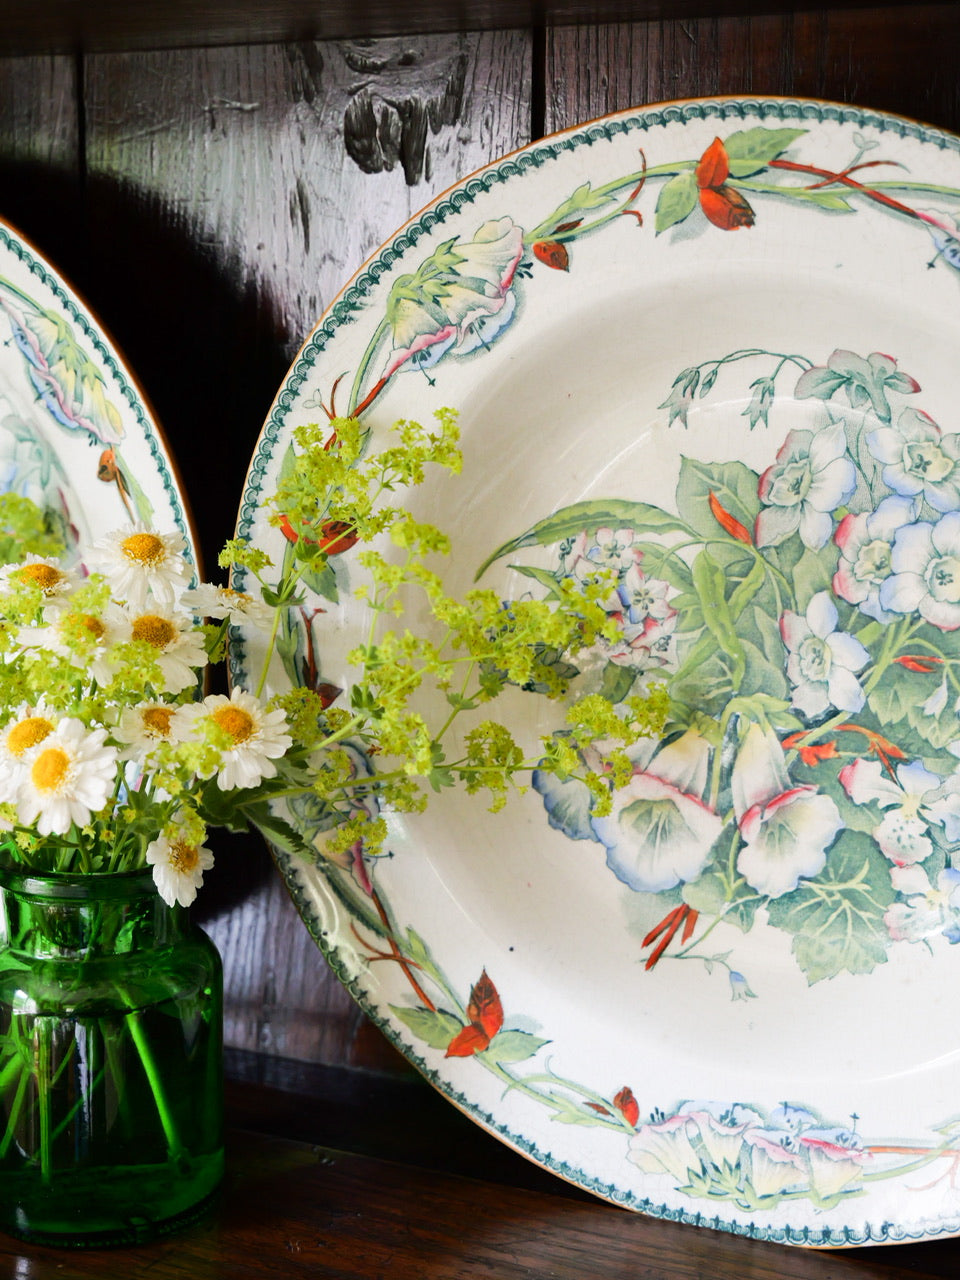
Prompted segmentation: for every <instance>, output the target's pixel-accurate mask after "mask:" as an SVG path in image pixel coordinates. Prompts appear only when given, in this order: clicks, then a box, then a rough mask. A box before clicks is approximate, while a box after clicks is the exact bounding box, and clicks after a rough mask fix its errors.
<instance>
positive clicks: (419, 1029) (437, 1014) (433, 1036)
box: [390, 1004, 463, 1049]
mask: <svg viewBox="0 0 960 1280" xmlns="http://www.w3.org/2000/svg"><path fill="white" fill-rule="evenodd" d="M390 1008H391V1010H392V1012H393V1013H395V1014H396V1015H397V1017H398V1018H399V1019H400V1021H401V1022H403V1023H405V1025H406V1026H408V1027H409V1028H410V1030H411V1031H412V1032H413V1034H414V1035H415V1036H416V1037H417V1039H418V1040H423V1041H424V1043H426V1044H427V1045H429V1046H430V1048H431V1049H446V1047H447V1045H448V1044H449V1043H450V1041H451V1040H452V1039H453V1037H454V1036H455V1035H457V1034H458V1033H459V1032H460V1031H462V1030H463V1024H462V1023H461V1022H460V1020H459V1019H458V1018H455V1017H454V1016H453V1014H452V1013H447V1012H445V1011H444V1010H443V1009H424V1008H423V1007H422V1006H420V1007H418V1008H416V1009H407V1008H404V1007H403V1006H402V1005H393V1004H392V1005H391V1006H390Z"/></svg>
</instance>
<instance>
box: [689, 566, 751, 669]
mask: <svg viewBox="0 0 960 1280" xmlns="http://www.w3.org/2000/svg"><path fill="white" fill-rule="evenodd" d="M726 582H727V579H726V575H725V573H724V572H723V570H722V569H721V567H720V566H719V565H718V564H717V563H716V561H715V560H714V559H713V558H712V557H711V555H710V553H709V552H708V551H701V552H700V554H699V555H698V556H697V558H696V559H695V560H694V562H693V584H694V586H695V587H696V589H697V594H698V595H699V597H700V602H701V605H702V606H703V620H704V623H705V624H706V626H707V629H708V630H709V631H710V633H711V634H712V635H713V637H714V639H715V640H716V642H717V644H718V645H719V646H720V648H721V649H722V650H723V652H724V653H725V654H726V655H727V656H728V657H729V658H730V659H731V660H732V663H733V668H732V671H731V682H732V684H733V687H734V688H735V689H736V688H738V687H739V684H740V681H741V680H742V679H743V673H744V670H745V668H746V658H745V656H744V652H743V646H742V645H741V643H740V638H739V636H738V635H737V630H736V627H735V626H734V623H733V618H732V617H731V614H730V606H729V605H728V603H727V599H726V596H725V594H724V592H725V588H726Z"/></svg>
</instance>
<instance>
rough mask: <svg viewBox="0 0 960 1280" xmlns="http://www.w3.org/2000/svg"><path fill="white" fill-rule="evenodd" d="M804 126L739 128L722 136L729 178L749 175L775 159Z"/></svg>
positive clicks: (799, 135) (798, 134)
mask: <svg viewBox="0 0 960 1280" xmlns="http://www.w3.org/2000/svg"><path fill="white" fill-rule="evenodd" d="M806 132H807V130H806V129H765V128H764V127H763V126H762V125H758V126H757V127H756V128H755V129H740V130H738V131H737V132H736V133H731V134H730V135H729V137H727V138H725V139H724V143H723V145H724V147H725V148H726V151H727V158H728V160H729V162H730V176H731V178H749V177H750V175H751V174H754V173H759V171H760V170H761V169H764V168H766V166H767V165H768V164H769V163H770V161H771V160H776V158H777V156H779V155H780V154H781V153H782V152H784V151H786V149H787V147H789V146H790V144H791V143H792V142H795V141H796V140H797V138H800V137H802V136H803V135H804V134H805V133H806Z"/></svg>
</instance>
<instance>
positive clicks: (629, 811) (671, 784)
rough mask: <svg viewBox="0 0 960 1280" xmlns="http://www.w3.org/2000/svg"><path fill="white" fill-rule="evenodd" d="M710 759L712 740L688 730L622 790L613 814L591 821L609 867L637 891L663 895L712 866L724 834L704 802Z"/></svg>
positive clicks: (647, 763)
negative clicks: (714, 849)
mask: <svg viewBox="0 0 960 1280" xmlns="http://www.w3.org/2000/svg"><path fill="white" fill-rule="evenodd" d="M709 754H710V748H709V745H708V743H707V741H706V739H704V738H703V737H701V736H700V735H699V734H697V733H695V732H693V731H692V730H690V731H688V732H687V733H685V734H683V736H682V737H680V738H678V739H677V741H676V742H672V743H670V744H669V745H668V746H666V747H663V748H662V749H661V750H660V751H658V752H657V753H656V755H654V756H653V757H652V759H650V760H649V762H646V763H645V764H644V765H643V766H642V767H640V768H639V769H638V770H637V772H636V773H634V775H633V777H632V778H631V779H630V781H629V782H628V783H627V784H626V785H625V786H623V787H621V788H619V790H618V791H617V792H616V793H615V794H614V796H613V807H612V809H611V812H610V813H609V814H608V815H606V816H605V817H597V816H594V817H593V818H592V819H591V823H592V826H593V829H594V832H595V833H596V836H597V838H598V839H599V840H600V842H601V843H602V844H603V845H605V846H606V850H607V866H608V867H609V868H610V870H611V871H612V872H613V873H614V875H615V876H617V878H618V879H620V880H622V881H623V882H624V884H626V885H629V887H630V888H631V889H636V890H639V891H640V892H643V893H660V892H662V891H663V890H664V889H670V888H672V887H673V886H674V885H675V884H679V883H680V882H681V881H688V880H695V879H696V878H697V876H698V875H699V874H700V872H701V871H702V870H703V868H704V866H705V865H706V862H707V859H708V857H709V856H710V849H711V847H712V846H713V842H714V841H715V840H716V838H717V837H718V836H719V834H720V832H721V831H722V829H723V821H722V819H721V818H720V817H719V816H718V814H716V813H715V812H714V810H713V809H711V808H710V806H709V805H708V804H706V803H705V802H704V800H703V792H704V789H705V787H706V781H707V764H708V760H709Z"/></svg>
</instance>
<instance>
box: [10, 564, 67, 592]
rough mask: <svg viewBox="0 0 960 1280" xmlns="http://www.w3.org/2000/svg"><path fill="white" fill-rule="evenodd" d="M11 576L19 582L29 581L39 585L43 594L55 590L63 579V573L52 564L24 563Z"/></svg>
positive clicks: (36, 585)
mask: <svg viewBox="0 0 960 1280" xmlns="http://www.w3.org/2000/svg"><path fill="white" fill-rule="evenodd" d="M13 576H14V577H15V578H17V579H18V580H19V581H20V582H29V583H32V585H33V586H35V587H39V588H40V590H41V591H42V592H43V593H44V595H49V594H50V593H51V592H52V591H56V589H57V587H59V585H60V583H61V582H63V580H64V574H62V573H61V572H60V570H59V569H58V568H56V566H54V565H52V564H25V565H24V566H23V568H22V569H18V570H17V571H16V573H15V574H14V575H13Z"/></svg>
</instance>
